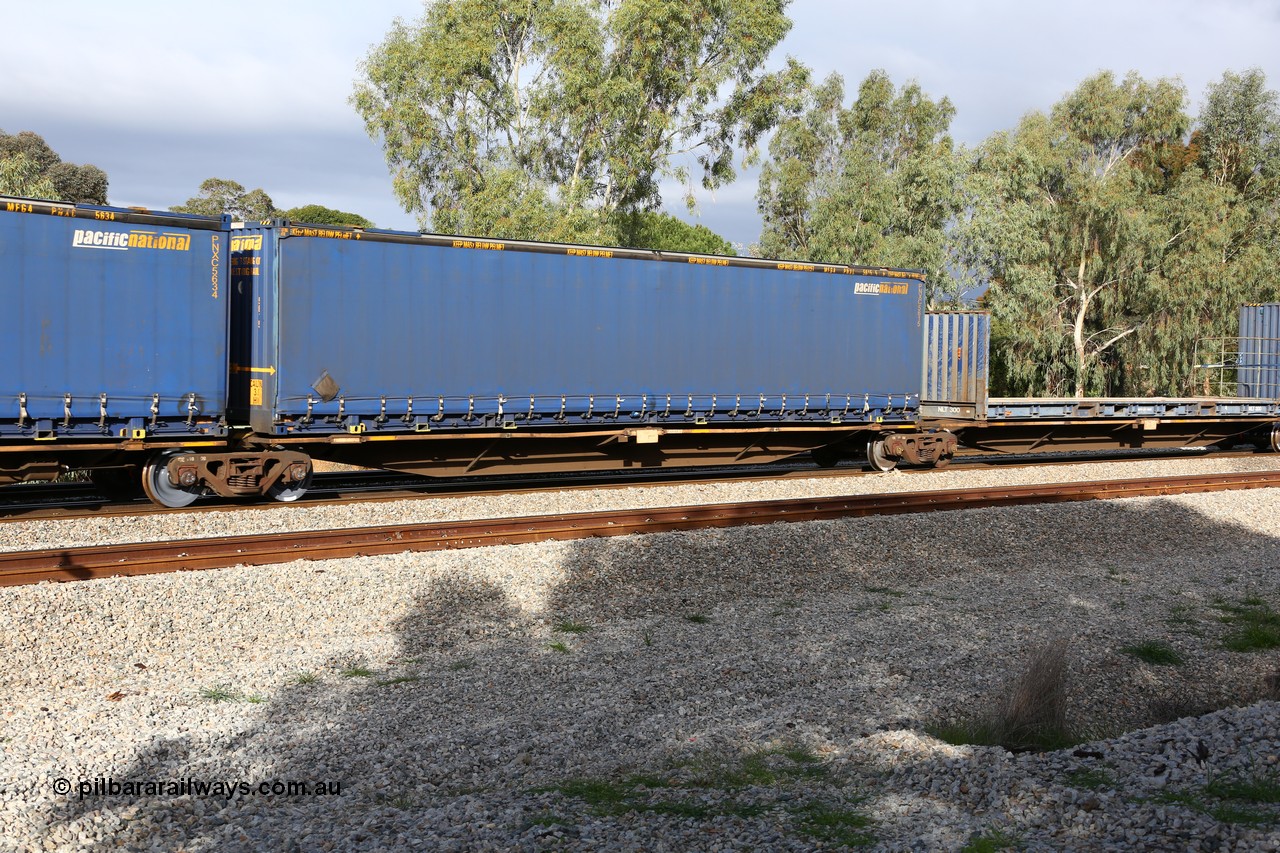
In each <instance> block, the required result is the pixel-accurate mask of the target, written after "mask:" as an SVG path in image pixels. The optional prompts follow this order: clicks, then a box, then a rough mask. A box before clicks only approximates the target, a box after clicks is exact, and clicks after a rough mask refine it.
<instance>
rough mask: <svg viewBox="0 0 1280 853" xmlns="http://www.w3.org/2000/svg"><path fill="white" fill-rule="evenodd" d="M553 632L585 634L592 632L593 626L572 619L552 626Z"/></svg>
mask: <svg viewBox="0 0 1280 853" xmlns="http://www.w3.org/2000/svg"><path fill="white" fill-rule="evenodd" d="M551 630H552V631H555V632H556V633H559V634H585V633H587V632H588V631H590V630H591V626H590V625H588V624H587V623H586V622H575V621H573V620H572V619H565V620H563V621H560V622H556V623H555V624H554V625H552V626H551Z"/></svg>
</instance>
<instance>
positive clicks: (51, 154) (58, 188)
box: [0, 130, 107, 204]
mask: <svg viewBox="0 0 1280 853" xmlns="http://www.w3.org/2000/svg"><path fill="white" fill-rule="evenodd" d="M0 193H3V194H7V195H19V196H26V197H28V198H47V199H52V200H55V201H73V202H87V203H89V204H106V203H107V173H106V172H104V171H102V170H101V169H99V168H98V167H97V166H93V165H89V164H86V165H83V166H78V165H76V164H74V163H67V162H65V161H63V159H62V158H61V157H59V156H58V154H57V152H55V151H54V150H53V149H52V148H50V147H49V144H48V143H47V142H45V141H44V138H43V137H42V136H40V135H39V134H38V133H33V132H32V131H29V130H24V131H21V132H19V133H14V134H7V133H5V132H4V131H2V130H0Z"/></svg>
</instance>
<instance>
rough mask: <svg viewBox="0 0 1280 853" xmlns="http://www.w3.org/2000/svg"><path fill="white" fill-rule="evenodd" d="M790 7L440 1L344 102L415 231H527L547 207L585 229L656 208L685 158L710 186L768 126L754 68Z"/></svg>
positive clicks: (762, 87)
mask: <svg viewBox="0 0 1280 853" xmlns="http://www.w3.org/2000/svg"><path fill="white" fill-rule="evenodd" d="M788 1H789V0H701V2H697V3H690V2H688V1H687V0H523V2H520V3H510V2H505V0H435V2H429V3H428V4H427V6H426V9H425V13H424V15H423V17H422V18H421V19H420V20H419V21H417V22H414V23H412V24H406V23H404V22H403V21H400V20H397V21H396V23H395V24H394V25H393V27H392V29H391V31H390V32H389V33H388V34H387V36H386V38H385V40H384V41H383V42H382V43H381V44H380V45H378V46H376V47H375V48H374V49H373V51H372V52H371V53H370V54H369V57H368V59H367V60H366V61H365V63H364V64H363V66H362V69H361V77H360V79H359V80H358V81H357V85H356V88H355V93H354V95H353V97H352V103H353V105H354V106H355V108H356V110H357V111H358V112H359V114H360V115H361V117H362V118H363V119H364V122H365V126H366V128H367V130H368V132H369V134H370V135H371V136H372V137H374V138H378V139H381V140H382V144H383V148H384V151H385V154H386V158H387V163H388V166H389V168H390V170H391V173H392V176H393V184H394V187H395V191H396V194H397V196H398V197H399V198H400V201H401V203H402V204H403V205H404V207H405V209H406V210H407V211H411V212H417V213H419V214H421V216H422V219H423V224H424V226H428V225H429V227H432V228H434V229H435V230H438V231H452V232H462V233H468V232H469V233H482V234H493V235H497V236H528V234H527V231H528V230H529V229H530V228H535V227H539V226H540V225H541V224H542V222H541V221H540V220H541V219H542V218H544V216H543V215H544V212H545V210H546V209H547V208H548V207H549V208H553V209H557V210H559V211H561V212H562V213H561V214H558V215H555V216H553V217H552V221H553V222H555V223H558V224H559V227H560V230H561V231H563V230H564V229H565V228H566V227H569V226H574V225H581V226H582V227H583V228H585V229H586V232H587V234H588V236H589V235H590V233H591V232H593V231H596V230H598V229H600V228H601V227H602V223H601V222H600V219H601V217H600V216H591V215H589V216H585V217H584V216H582V215H581V213H582V212H583V211H588V212H592V211H599V212H601V214H602V215H603V217H604V218H605V219H607V218H608V217H609V216H611V215H612V214H613V213H615V212H629V211H635V210H649V209H653V208H655V207H657V205H658V204H659V203H660V201H661V194H660V191H659V181H660V179H661V178H663V177H672V176H674V177H676V178H681V179H684V180H685V181H686V183H687V182H688V178H689V175H688V174H686V173H685V172H684V171H683V170H682V169H681V167H679V166H675V165H673V158H677V157H679V156H680V155H688V156H696V158H697V162H698V163H699V165H700V166H701V170H702V185H703V186H704V187H707V188H713V187H716V186H719V185H720V184H722V183H724V182H726V181H729V180H732V179H733V177H734V167H733V155H734V151H735V148H736V146H738V145H739V144H741V145H744V146H746V147H750V146H752V145H754V144H755V142H756V140H757V139H758V138H759V136H760V134H761V133H762V132H764V131H765V130H767V129H768V127H769V126H770V125H771V123H772V117H773V112H772V110H773V108H774V105H775V100H776V88H777V83H776V81H775V80H774V79H773V78H772V77H770V76H769V75H762V74H760V72H759V69H760V67H761V65H762V64H763V62H764V60H765V58H766V57H767V56H768V54H769V52H770V51H771V50H772V49H773V47H774V46H775V45H776V44H777V43H778V42H779V41H780V40H781V39H782V37H783V35H785V34H786V32H787V30H788V29H789V28H790V21H789V20H788V19H787V17H786V16H785V14H784V8H785V6H786V4H787V2H788ZM510 192H514V193H515V194H516V195H515V198H519V199H523V200H526V201H529V202H531V203H532V204H533V206H534V208H535V209H534V210H533V211H532V214H531V215H525V214H524V213H523V212H522V211H521V210H519V209H517V208H516V207H515V206H514V205H513V204H512V200H513V197H512V196H511V195H510V194H509V193H510ZM603 227H606V229H607V224H606V225H604V226H603ZM509 229H510V230H509Z"/></svg>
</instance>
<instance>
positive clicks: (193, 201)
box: [169, 178, 279, 221]
mask: <svg viewBox="0 0 1280 853" xmlns="http://www.w3.org/2000/svg"><path fill="white" fill-rule="evenodd" d="M169 209H170V210H172V211H173V212H174V213H196V214H200V215H201V216H221V215H222V214H224V213H229V214H231V215H232V216H234V217H236V218H237V219H243V220H245V221H257V220H262V219H271V218H272V217H274V216H277V215H279V211H278V210H276V206H275V203H274V202H273V201H272V200H271V196H269V195H267V193H266V190H263V189H262V188H261V187H259V188H258V189H253V190H246V189H245V188H244V184H241V183H240V182H239V181H232V180H229V179H227V178H206V179H205V180H204V181H202V182H201V183H200V193H199V194H198V195H195V196H192V197H191V198H189V199H187V200H186V201H185V202H183V203H182V204H175V205H174V206H173V207H171V208H169Z"/></svg>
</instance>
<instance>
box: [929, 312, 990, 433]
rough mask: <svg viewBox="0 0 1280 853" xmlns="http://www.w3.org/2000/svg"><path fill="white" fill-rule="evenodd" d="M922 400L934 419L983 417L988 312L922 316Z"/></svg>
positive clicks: (985, 399) (932, 313)
mask: <svg viewBox="0 0 1280 853" xmlns="http://www.w3.org/2000/svg"><path fill="white" fill-rule="evenodd" d="M924 346H925V353H924V371H925V375H924V391H923V395H924V403H923V404H922V406H921V410H922V413H923V414H925V415H926V416H929V417H937V418H948V417H951V418H978V419H981V418H985V417H986V415H987V383H988V369H987V360H988V351H989V350H990V348H991V315H990V314H989V313H988V312H986V311H936V312H935V311H931V312H929V313H928V314H927V315H925V343H924Z"/></svg>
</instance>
